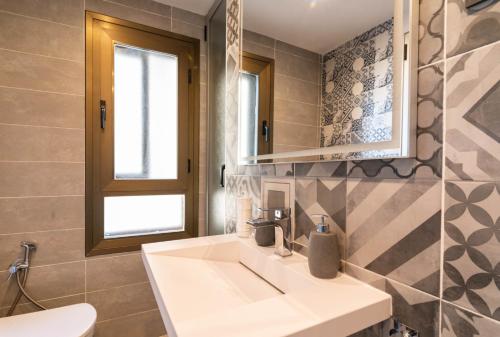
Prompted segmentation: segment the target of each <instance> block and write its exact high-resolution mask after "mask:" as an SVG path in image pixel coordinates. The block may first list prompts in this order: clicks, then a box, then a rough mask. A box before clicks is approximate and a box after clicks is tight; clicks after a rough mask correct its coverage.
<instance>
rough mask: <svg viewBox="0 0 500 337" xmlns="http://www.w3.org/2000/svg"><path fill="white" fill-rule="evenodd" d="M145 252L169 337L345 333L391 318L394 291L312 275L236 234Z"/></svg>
mask: <svg viewBox="0 0 500 337" xmlns="http://www.w3.org/2000/svg"><path fill="white" fill-rule="evenodd" d="M142 256H143V260H144V264H145V266H146V270H147V272H148V276H149V279H150V281H151V284H152V287H153V291H154V293H155V297H156V301H157V302H158V306H159V308H160V311H161V315H162V318H163V321H164V323H165V327H166V329H167V332H168V336H169V337H176V336H178V337H195V336H199V337H225V336H227V337H239V336H241V337H243V336H245V337H247V336H248V337H250V336H255V337H267V336H269V337H271V336H272V337H278V336H297V337H298V336H310V337H321V336H325V337H326V336H328V337H345V336H348V335H350V334H353V333H355V332H357V331H359V330H362V329H364V328H367V327H369V326H371V325H374V324H376V323H378V322H381V321H383V320H385V319H387V318H389V317H390V316H391V297H390V296H389V295H388V294H386V293H384V292H382V291H380V290H377V289H375V288H372V287H370V286H369V285H366V284H364V283H362V282H360V281H358V280H355V279H353V278H351V277H349V276H347V275H345V274H339V276H338V277H337V278H335V279H332V280H321V279H317V278H315V277H313V276H311V275H310V274H309V270H308V266H307V259H306V258H305V257H303V256H301V255H299V254H294V255H292V256H290V257H285V258H282V257H279V256H277V255H275V254H274V248H263V247H258V246H257V245H256V244H255V243H254V241H253V240H251V239H240V238H238V237H236V236H234V235H221V236H211V237H202V238H196V239H188V240H179V241H169V242H159V243H153V244H147V245H143V246H142Z"/></svg>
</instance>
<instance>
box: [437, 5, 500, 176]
mask: <svg viewBox="0 0 500 337" xmlns="http://www.w3.org/2000/svg"><path fill="white" fill-rule="evenodd" d="M495 6H498V8H499V9H500V3H498V4H497V5H495ZM499 15H500V14H499ZM499 31H500V30H499ZM499 59H500V43H496V44H493V45H491V46H488V47H485V48H482V49H480V50H476V51H474V52H472V53H468V54H465V55H463V56H461V57H459V58H454V59H452V60H450V61H449V62H448V74H447V98H446V99H447V113H446V145H445V146H446V173H445V178H446V179H453V180H455V179H460V180H479V181H481V180H483V181H484V180H487V181H490V180H500V170H499V169H498V168H499V167H500V113H499V112H500V110H499V107H500V63H499V62H498V60H499Z"/></svg>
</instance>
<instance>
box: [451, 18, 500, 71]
mask: <svg viewBox="0 0 500 337" xmlns="http://www.w3.org/2000/svg"><path fill="white" fill-rule="evenodd" d="M445 21H447V20H446V19H445ZM446 40H447V39H446V35H445V41H446ZM496 44H500V40H497V41H495V42H491V43H488V44H485V45H484V46H481V47H477V48H475V49H471V50H468V51H466V52H463V53H461V54H457V55H453V56H450V57H448V58H447V59H446V60H448V61H451V60H453V59H455V58H460V57H461V56H465V55H468V54H472V53H474V52H476V51H479V50H482V49H486V48H490V47H492V46H494V45H496ZM445 50H446V46H445Z"/></svg>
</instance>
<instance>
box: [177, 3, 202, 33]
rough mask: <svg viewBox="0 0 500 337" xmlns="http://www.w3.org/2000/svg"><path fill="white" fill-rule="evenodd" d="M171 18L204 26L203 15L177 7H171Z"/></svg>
mask: <svg viewBox="0 0 500 337" xmlns="http://www.w3.org/2000/svg"><path fill="white" fill-rule="evenodd" d="M172 19H174V20H180V21H184V22H188V23H190V24H193V25H196V26H201V27H202V28H203V27H204V26H205V17H204V16H202V15H199V14H196V13H193V12H189V11H186V10H183V9H180V8H177V7H172Z"/></svg>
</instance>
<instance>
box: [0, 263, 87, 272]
mask: <svg viewBox="0 0 500 337" xmlns="http://www.w3.org/2000/svg"><path fill="white" fill-rule="evenodd" d="M80 262H85V260H74V261H64V262H58V263H49V264H42V265H38V266H30V269H38V268H46V267H54V266H60V265H67V264H76V263H80ZM8 271H9V270H8V269H3V270H0V273H3V272H8Z"/></svg>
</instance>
